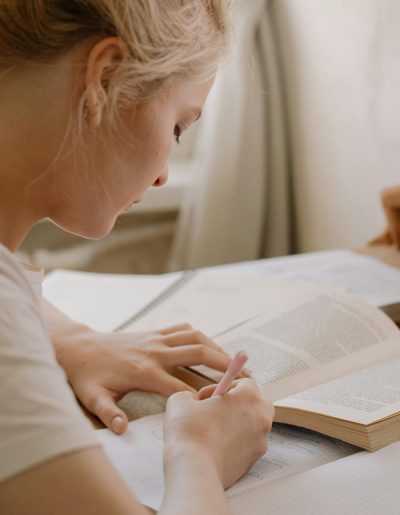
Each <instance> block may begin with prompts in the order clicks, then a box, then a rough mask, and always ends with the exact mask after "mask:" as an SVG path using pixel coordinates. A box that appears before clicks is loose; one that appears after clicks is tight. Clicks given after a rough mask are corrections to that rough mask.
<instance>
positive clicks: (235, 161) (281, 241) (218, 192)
mask: <svg viewBox="0 0 400 515" xmlns="http://www.w3.org/2000/svg"><path fill="white" fill-rule="evenodd" d="M235 20H236V30H235V37H234V48H233V55H232V56H231V57H230V58H229V59H228V62H226V63H224V64H223V66H222V67H221V70H220V72H219V74H218V76H217V79H216V83H215V85H214V87H213V90H212V92H211V94H210V98H209V99H208V101H207V106H206V110H205V115H204V121H203V122H202V126H201V129H200V133H199V135H198V138H197V141H196V146H195V149H194V157H193V163H192V165H193V168H192V173H193V175H194V177H193V183H192V184H191V187H190V188H188V191H187V194H186V197H185V199H184V202H183V206H182V209H181V212H180V218H179V221H178V224H177V230H176V236H175V243H174V246H173V249H172V252H171V257H170V269H182V268H194V267H199V266H208V265H215V264H221V263H229V262H236V261H243V260H248V259H256V258H259V257H264V256H273V255H282V254H287V253H289V252H290V250H291V214H290V213H291V202H290V200H291V193H290V180H289V175H288V163H287V151H286V147H287V145H286V134H285V116H284V110H283V99H282V89H281V81H280V75H279V66H278V64H279V63H278V58H277V48H276V42H275V38H274V33H273V22H272V11H271V5H270V2H268V1H266V0H252V1H251V2H250V1H249V0H238V1H237V2H236V6H235Z"/></svg>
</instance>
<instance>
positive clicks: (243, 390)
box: [229, 379, 261, 398]
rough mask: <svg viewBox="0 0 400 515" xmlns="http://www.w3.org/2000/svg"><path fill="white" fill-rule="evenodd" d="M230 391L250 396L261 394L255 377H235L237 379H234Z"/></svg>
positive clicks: (234, 393) (232, 393)
mask: <svg viewBox="0 0 400 515" xmlns="http://www.w3.org/2000/svg"><path fill="white" fill-rule="evenodd" d="M229 393H230V394H231V395H234V396H236V395H244V394H246V395H248V396H249V397H250V398H256V397H257V398H258V397H260V396H261V394H260V388H259V387H258V384H257V383H256V382H255V381H254V379H235V381H232V386H231V389H230V390H229Z"/></svg>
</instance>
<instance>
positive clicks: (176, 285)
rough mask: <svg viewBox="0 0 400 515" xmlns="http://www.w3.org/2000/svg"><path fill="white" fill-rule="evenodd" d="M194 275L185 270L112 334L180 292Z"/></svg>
mask: <svg viewBox="0 0 400 515" xmlns="http://www.w3.org/2000/svg"><path fill="white" fill-rule="evenodd" d="M195 274H196V270H185V271H184V272H183V273H182V275H181V276H180V277H179V278H178V279H177V280H176V281H175V282H173V283H172V284H171V285H169V286H168V287H167V288H165V290H164V291H162V292H161V293H160V294H159V295H158V296H157V297H156V298H155V299H153V300H152V301H150V302H149V303H148V304H146V306H144V307H143V308H142V309H140V310H139V311H138V312H137V313H135V314H134V315H132V316H131V317H129V318H128V319H127V320H125V322H122V324H120V325H119V326H117V327H116V328H115V329H114V330H113V332H114V333H117V332H118V331H122V330H123V329H126V328H127V327H129V326H131V325H132V324H133V323H134V322H136V320H139V318H141V317H142V316H143V315H146V314H147V313H149V312H150V311H152V310H153V309H154V308H156V307H157V306H159V305H160V304H162V303H163V302H164V301H165V300H166V299H168V298H169V297H171V295H173V294H174V293H175V292H176V291H178V290H180V289H181V288H182V287H183V286H184V285H185V284H186V283H187V282H189V281H190V280H191V279H192V278H193V277H194V276H195Z"/></svg>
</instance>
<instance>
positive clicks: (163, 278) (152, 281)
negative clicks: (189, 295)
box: [43, 270, 180, 331]
mask: <svg viewBox="0 0 400 515" xmlns="http://www.w3.org/2000/svg"><path fill="white" fill-rule="evenodd" d="M179 276H180V274H165V275H116V274H92V273H85V272H75V271H69V270H57V271H54V272H52V273H51V274H49V275H48V276H46V278H45V280H44V282H43V296H44V298H45V299H46V300H48V301H49V302H51V303H52V304H54V305H55V306H56V307H57V308H58V309H59V310H60V311H62V312H64V313H65V314H66V315H68V316H69V317H71V318H72V319H74V320H76V321H77V322H81V323H84V324H87V325H89V326H90V327H92V328H93V329H96V330H97V331H112V330H113V329H114V328H116V327H117V326H119V325H120V324H121V323H123V322H125V321H126V320H127V319H128V318H130V317H131V316H132V315H134V314H135V313H137V312H138V311H139V310H140V309H141V308H142V307H143V306H144V305H146V304H148V303H149V302H151V301H152V300H153V299H154V298H156V297H157V296H158V295H159V294H160V293H161V292H163V291H164V290H165V289H166V288H168V287H169V286H170V285H171V284H172V283H174V282H175V281H176V280H177V278H178V277H179ZM158 327H159V326H158V325H157V328H158Z"/></svg>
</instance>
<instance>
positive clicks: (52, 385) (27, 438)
mask: <svg viewBox="0 0 400 515" xmlns="http://www.w3.org/2000/svg"><path fill="white" fill-rule="evenodd" d="M30 274H31V272H27V271H26V270H24V269H23V267H22V265H20V263H19V262H18V260H17V259H16V258H15V256H14V255H13V254H12V253H11V252H9V251H8V250H7V249H6V248H5V247H4V246H3V245H0V481H4V480H5V479H7V478H10V477H12V476H14V475H16V474H18V473H19V472H22V471H24V470H26V469H29V468H31V467H34V466H35V465H38V464H39V463H42V462H45V461H47V460H49V459H51V458H54V457H56V456H59V455H61V454H64V453H68V452H71V451H74V450H78V449H82V448H85V447H89V446H92V445H98V440H97V438H96V435H95V431H94V430H93V428H92V427H91V425H90V423H89V421H88V420H87V419H86V418H85V417H84V415H83V414H82V412H81V411H80V408H79V406H78V404H77V402H76V400H75V397H74V395H73V392H72V390H71V388H70V387H69V385H68V383H67V380H66V377H65V373H64V371H63V369H62V368H61V367H60V366H59V365H58V363H57V361H56V359H55V355H54V350H53V347H52V344H51V342H50V339H49V335H48V333H47V330H46V327H45V324H44V321H43V318H42V313H41V301H40V298H39V295H38V288H37V286H38V285H37V284H35V283H37V278H38V275H37V274H35V275H34V276H33V278H32V281H31V280H30V279H29V275H30Z"/></svg>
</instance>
